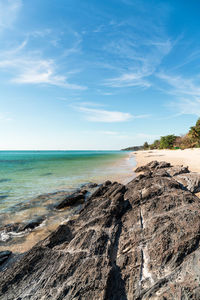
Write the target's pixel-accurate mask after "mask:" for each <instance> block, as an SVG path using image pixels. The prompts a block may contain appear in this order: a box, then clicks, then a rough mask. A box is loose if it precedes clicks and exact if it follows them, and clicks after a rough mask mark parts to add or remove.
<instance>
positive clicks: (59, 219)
mask: <svg viewBox="0 0 200 300" xmlns="http://www.w3.org/2000/svg"><path fill="white" fill-rule="evenodd" d="M134 165H136V161H135V160H134V156H133V155H132V153H127V154H126V155H125V156H123V157H121V158H119V159H117V160H116V161H115V163H112V164H111V165H110V167H109V169H108V174H107V177H105V178H102V180H101V181H100V178H99V176H98V175H97V176H96V178H93V179H94V181H92V182H95V181H96V182H95V183H97V184H98V186H100V185H101V184H102V183H103V182H105V181H106V180H110V181H113V182H116V181H117V182H119V183H121V184H127V183H128V182H129V181H131V180H132V179H133V178H134V177H135V173H134V172H133V167H134ZM116 171H117V172H116ZM114 172H116V173H114ZM95 179H96V180H95ZM87 184H88V182H82V183H81V184H80V183H79V184H78V185H77V187H74V188H73V189H67V188H66V187H63V189H62V188H61V189H60V190H54V191H49V192H46V193H41V194H38V195H36V196H34V197H33V198H32V199H29V200H28V201H23V202H21V203H18V204H16V209H15V206H13V207H11V209H12V210H11V211H12V212H9V211H8V212H2V213H1V219H0V221H1V223H0V229H1V230H0V251H5V250H10V251H12V252H18V253H24V252H26V251H28V250H29V249H30V248H32V247H33V246H34V245H35V244H36V243H37V242H39V241H41V240H43V239H44V238H46V237H47V236H48V235H49V234H50V233H51V232H53V231H55V230H56V228H57V227H58V226H59V225H60V224H62V223H63V222H66V221H67V220H68V219H70V218H73V216H74V215H75V214H76V208H75V207H73V206H69V207H66V208H65V209H64V210H60V211H55V210H54V209H53V210H52V208H50V207H53V205H55V204H57V203H58V202H59V201H61V200H62V199H63V197H64V196H67V195H69V194H73V193H74V192H76V191H78V190H79V189H80V188H81V187H82V186H83V187H84V186H85V185H87ZM25 197H26V195H24V198H25ZM40 217H44V221H43V222H42V223H41V224H39V226H37V227H35V228H34V229H33V230H30V231H29V230H28V231H26V232H25V231H24V232H21V233H17V232H15V231H11V232H10V233H9V234H7V232H6V231H5V230H4V229H3V228H5V226H6V225H8V224H11V225H12V224H16V225H17V226H18V224H22V225H23V224H26V223H27V222H29V221H30V220H35V219H37V218H40ZM4 231H5V232H4ZM6 237H7V238H8V240H6ZM20 240H22V241H20Z"/></svg>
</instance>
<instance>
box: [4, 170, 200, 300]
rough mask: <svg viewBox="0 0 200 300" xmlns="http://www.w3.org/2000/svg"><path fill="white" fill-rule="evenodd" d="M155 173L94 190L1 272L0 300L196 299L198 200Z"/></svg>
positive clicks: (171, 179) (199, 266)
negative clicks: (70, 216) (69, 217)
mask: <svg viewBox="0 0 200 300" xmlns="http://www.w3.org/2000/svg"><path fill="white" fill-rule="evenodd" d="M163 165H164V164H163ZM157 167H158V164H157V165H156V166H155V168H157ZM155 168H151V169H148V170H147V169H146V170H145V171H146V173H145V174H141V175H139V176H138V177H136V178H135V179H134V180H132V181H131V182H130V183H128V184H127V185H126V186H124V185H121V184H119V183H117V182H114V183H111V182H110V181H107V182H105V183H104V184H103V185H101V186H100V187H98V188H97V190H96V191H95V192H94V193H93V194H91V196H90V197H89V198H88V199H87V201H86V202H85V204H84V206H83V208H82V210H81V211H80V213H79V215H78V217H77V218H74V219H73V220H69V221H67V222H66V223H65V224H62V225H60V226H59V227H58V228H57V230H56V231H55V232H54V233H52V234H51V235H50V236H48V237H47V238H46V239H45V240H43V241H41V242H39V243H38V244H37V245H36V246H34V247H33V248H32V249H31V250H30V251H28V252H27V253H25V254H24V255H23V257H20V259H19V260H17V261H15V262H13V264H12V265H10V267H8V268H7V269H6V270H4V271H3V272H1V276H0V295H1V296H0V299H21V300H25V299H32V300H41V299H43V300H45V299H54V300H61V299H68V300H69V299H76V300H78V299H81V300H82V299H84V300H86V299H93V300H97V299H98V300H101V299H102V300H109V299H110V300H126V299H127V300H136V299H137V300H139V299H142V300H147V299H152V300H153V299H162V300H165V299H167V300H168V299H169V300H172V299H173V300H176V299H177V300H178V299H182V300H186V299H200V287H199V279H200V247H199V241H200V200H199V198H197V197H196V196H195V195H194V194H193V193H191V192H190V191H189V190H187V189H186V188H185V187H183V185H182V184H180V183H179V182H178V181H177V180H175V177H176V176H179V175H176V176H171V175H169V172H167V168H169V165H167V164H165V167H161V168H157V171H156V170H155ZM161 169H162V171H163V172H161ZM184 174H187V173H184Z"/></svg>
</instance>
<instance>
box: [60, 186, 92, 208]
mask: <svg viewBox="0 0 200 300" xmlns="http://www.w3.org/2000/svg"><path fill="white" fill-rule="evenodd" d="M86 193H87V191H86V190H82V191H78V192H75V193H73V194H71V195H68V196H66V197H65V199H64V200H62V201H61V202H60V203H59V204H56V205H55V208H56V209H62V208H65V207H68V206H74V205H78V204H81V203H84V202H85V194H86Z"/></svg>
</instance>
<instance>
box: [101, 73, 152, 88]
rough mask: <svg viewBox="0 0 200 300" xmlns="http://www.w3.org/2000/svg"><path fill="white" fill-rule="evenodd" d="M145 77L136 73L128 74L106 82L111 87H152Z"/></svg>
mask: <svg viewBox="0 0 200 300" xmlns="http://www.w3.org/2000/svg"><path fill="white" fill-rule="evenodd" d="M143 78H144V75H142V74H135V73H126V74H122V75H121V76H119V77H116V78H110V79H108V80H107V81H106V83H105V85H107V86H110V87H131V86H140V87H150V86H151V84H150V83H149V82H148V81H146V80H144V79H143Z"/></svg>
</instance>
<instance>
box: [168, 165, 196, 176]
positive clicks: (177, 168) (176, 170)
mask: <svg viewBox="0 0 200 300" xmlns="http://www.w3.org/2000/svg"><path fill="white" fill-rule="evenodd" d="M166 172H167V173H168V174H169V175H170V176H176V175H179V174H185V173H190V171H189V170H188V167H184V166H175V167H171V168H169V169H166Z"/></svg>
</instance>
